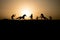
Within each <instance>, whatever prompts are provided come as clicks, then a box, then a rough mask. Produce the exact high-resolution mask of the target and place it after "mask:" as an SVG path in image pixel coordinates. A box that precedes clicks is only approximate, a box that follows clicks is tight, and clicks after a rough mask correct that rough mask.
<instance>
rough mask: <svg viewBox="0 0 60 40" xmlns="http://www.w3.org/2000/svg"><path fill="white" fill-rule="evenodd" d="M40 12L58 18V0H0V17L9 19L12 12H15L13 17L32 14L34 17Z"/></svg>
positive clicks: (59, 2) (59, 3)
mask: <svg viewBox="0 0 60 40" xmlns="http://www.w3.org/2000/svg"><path fill="white" fill-rule="evenodd" d="M41 13H43V14H44V15H45V16H46V17H47V18H48V17H49V16H52V18H53V19H60V0H0V19H4V18H7V19H11V15H12V14H16V17H15V18H17V17H19V16H22V15H23V14H26V15H27V17H26V18H29V16H30V15H31V14H33V18H34V19H35V18H36V17H37V16H38V17H39V16H40V14H41Z"/></svg>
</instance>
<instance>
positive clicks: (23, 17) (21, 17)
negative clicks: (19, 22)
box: [17, 14, 26, 19]
mask: <svg viewBox="0 0 60 40" xmlns="http://www.w3.org/2000/svg"><path fill="white" fill-rule="evenodd" d="M25 16H26V15H25V14H24V15H23V16H20V17H18V18H17V19H25Z"/></svg>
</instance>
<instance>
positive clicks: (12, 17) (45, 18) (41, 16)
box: [11, 14, 52, 20]
mask: <svg viewBox="0 0 60 40" xmlns="http://www.w3.org/2000/svg"><path fill="white" fill-rule="evenodd" d="M15 16H16V15H14V14H13V15H12V16H11V19H12V20H13V19H14V17H15ZM25 16H26V14H24V15H23V16H20V17H17V18H16V19H25ZM39 18H41V20H52V17H51V16H49V19H48V18H47V17H45V16H44V14H41V15H40V17H36V20H38V19H39ZM30 19H31V20H33V14H31V16H30Z"/></svg>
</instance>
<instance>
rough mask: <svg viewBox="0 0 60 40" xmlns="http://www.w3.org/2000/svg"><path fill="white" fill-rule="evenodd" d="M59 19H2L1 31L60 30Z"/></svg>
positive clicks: (0, 21) (0, 22)
mask: <svg viewBox="0 0 60 40" xmlns="http://www.w3.org/2000/svg"><path fill="white" fill-rule="evenodd" d="M59 23H60V21H59V20H58V21H57V20H53V21H52V20H48V21H46V20H42V21H41V20H20V21H19V20H0V32H23V33H24V32H60V24H59Z"/></svg>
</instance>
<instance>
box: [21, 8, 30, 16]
mask: <svg viewBox="0 0 60 40" xmlns="http://www.w3.org/2000/svg"><path fill="white" fill-rule="evenodd" d="M21 13H22V15H24V14H26V16H30V15H31V11H30V10H29V9H27V8H24V9H22V10H21Z"/></svg>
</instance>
